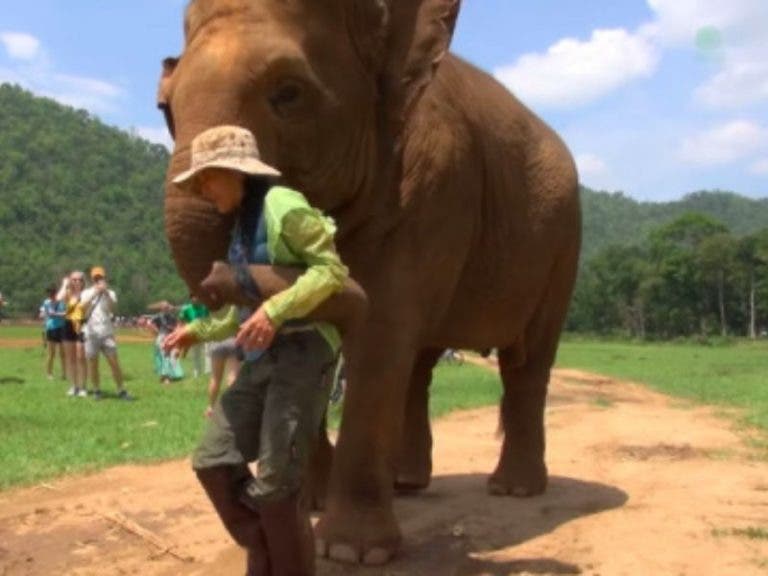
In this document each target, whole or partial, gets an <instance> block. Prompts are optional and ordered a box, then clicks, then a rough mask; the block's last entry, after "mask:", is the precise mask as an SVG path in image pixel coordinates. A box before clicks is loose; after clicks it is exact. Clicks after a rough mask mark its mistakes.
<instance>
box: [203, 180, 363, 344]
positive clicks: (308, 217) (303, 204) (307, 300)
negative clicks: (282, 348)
mask: <svg viewBox="0 0 768 576" xmlns="http://www.w3.org/2000/svg"><path fill="white" fill-rule="evenodd" d="M263 210H264V221H265V224H266V233H267V253H268V257H269V261H270V263H272V264H278V265H281V266H297V267H303V268H306V270H305V272H304V273H303V274H302V275H301V276H299V278H298V279H297V280H296V282H294V284H293V285H292V286H290V287H289V288H287V289H286V290H283V291H282V292H280V293H278V294H275V295H274V296H272V297H271V298H269V299H268V300H267V301H266V302H265V303H264V310H265V312H266V313H267V315H268V316H269V318H270V320H272V322H273V323H274V325H275V327H276V328H279V327H280V326H282V324H283V323H284V322H286V321H287V320H291V319H294V318H302V317H304V316H306V315H307V314H308V313H309V312H311V311H312V310H313V309H314V308H315V307H317V306H318V305H319V304H320V303H321V302H323V301H324V300H325V299H326V298H328V297H329V296H331V295H332V294H334V293H336V292H338V291H340V290H341V289H342V288H343V286H344V282H345V280H346V279H347V277H348V275H349V271H348V269H347V267H346V266H344V264H343V263H342V262H341V259H340V258H339V254H338V252H336V246H335V244H334V241H333V235H334V233H335V231H336V227H335V226H334V224H333V221H332V220H331V219H330V218H328V217H326V216H324V215H323V214H322V213H321V212H319V211H318V210H316V209H315V208H313V207H312V206H310V204H309V202H308V201H307V199H306V198H305V197H304V195H303V194H301V193H300V192H298V191H296V190H293V189H291V188H286V187H284V186H273V187H272V188H270V190H269V192H267V195H266V197H265V198H264V208H263ZM316 326H317V328H318V330H319V331H320V333H321V334H322V335H323V337H324V338H325V339H326V340H327V341H328V344H329V345H330V346H331V348H332V349H333V350H334V352H336V351H338V349H339V348H340V346H341V337H340V335H339V332H338V330H337V329H336V327H335V326H333V325H332V324H328V323H325V322H317V323H316ZM238 327H239V318H238V313H237V309H236V308H234V307H232V308H230V310H229V311H228V312H227V313H226V315H225V316H224V317H223V318H216V317H208V318H203V319H199V320H196V321H194V322H192V323H191V324H190V325H189V326H188V330H189V331H190V333H192V334H193V335H194V336H196V337H197V338H198V339H199V340H200V341H203V342H207V341H212V340H223V339H225V338H228V337H230V336H233V335H234V334H236V333H237V330H238Z"/></svg>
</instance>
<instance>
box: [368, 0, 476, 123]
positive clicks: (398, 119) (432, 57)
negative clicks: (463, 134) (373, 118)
mask: <svg viewBox="0 0 768 576" xmlns="http://www.w3.org/2000/svg"><path fill="white" fill-rule="evenodd" d="M385 1H386V4H387V6H388V8H389V19H388V22H387V36H386V38H387V40H386V48H385V62H384V69H383V73H382V80H383V86H382V87H383V90H384V96H385V100H386V105H387V108H388V110H387V111H388V116H389V119H390V122H391V123H392V125H393V128H394V129H395V130H396V131H399V127H400V126H402V124H403V122H404V121H405V119H406V118H407V117H408V115H409V113H410V112H411V110H413V107H414V106H415V105H416V103H417V102H418V101H419V98H420V97H421V95H422V94H423V93H424V90H425V89H426V87H427V86H428V85H429V83H430V82H431V81H432V79H433V78H434V76H435V73H436V72H437V68H438V66H439V65H440V63H441V62H442V61H443V59H444V58H445V56H446V55H447V54H448V48H449V46H450V43H451V38H452V37H453V31H454V28H455V26H456V18H457V17H458V14H459V8H460V5H461V0H385Z"/></svg>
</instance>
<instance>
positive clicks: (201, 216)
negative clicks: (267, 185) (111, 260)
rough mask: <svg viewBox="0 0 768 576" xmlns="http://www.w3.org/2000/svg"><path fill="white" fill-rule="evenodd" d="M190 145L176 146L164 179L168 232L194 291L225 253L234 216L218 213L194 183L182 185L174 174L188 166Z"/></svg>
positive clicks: (182, 271)
mask: <svg viewBox="0 0 768 576" xmlns="http://www.w3.org/2000/svg"><path fill="white" fill-rule="evenodd" d="M189 156H190V155H189V146H185V147H182V148H179V147H178V146H177V148H176V150H175V151H174V154H173V157H172V158H171V162H170V165H169V168H168V173H167V175H166V182H165V233H166V237H167V238H168V243H169V245H170V248H171V253H172V254H173V259H174V261H175V263H176V268H177V270H178V272H179V274H180V276H181V277H182V279H183V280H184V282H186V284H187V286H188V287H189V290H190V292H191V293H193V294H197V293H198V291H199V285H200V282H201V281H202V280H203V279H204V278H205V277H206V276H207V275H208V273H209V272H210V270H211V265H212V264H213V262H214V261H216V260H221V259H222V258H224V257H225V256H226V253H227V246H228V244H229V238H230V233H231V229H232V223H233V221H232V217H231V216H224V215H222V214H219V212H218V211H217V210H216V209H215V207H214V206H213V204H211V203H210V202H206V201H205V200H203V199H202V198H201V197H200V195H199V193H198V192H197V189H196V187H195V185H194V184H193V185H192V186H191V187H190V188H189V189H182V188H179V187H178V186H176V185H175V184H173V178H174V177H175V176H176V175H177V174H179V173H181V172H183V171H184V170H186V169H187V168H189Z"/></svg>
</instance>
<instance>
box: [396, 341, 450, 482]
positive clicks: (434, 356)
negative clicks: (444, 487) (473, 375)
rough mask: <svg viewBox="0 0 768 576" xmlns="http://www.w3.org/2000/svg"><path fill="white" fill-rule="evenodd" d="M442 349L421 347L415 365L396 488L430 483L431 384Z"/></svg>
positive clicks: (409, 389) (408, 398) (408, 394)
mask: <svg viewBox="0 0 768 576" xmlns="http://www.w3.org/2000/svg"><path fill="white" fill-rule="evenodd" d="M441 354H442V350H440V349H432V348H431V349H428V350H424V351H422V352H421V353H420V354H419V356H418V358H417V359H416V363H415V365H414V368H413V375H412V376H411V382H410V384H409V386H408V393H407V401H406V405H405V421H404V423H403V431H402V434H401V439H400V449H399V456H398V459H397V474H396V476H395V490H397V491H399V492H414V491H418V490H424V489H425V488H426V487H427V486H429V481H430V479H431V477H432V430H431V428H430V424H429V385H430V384H431V382H432V370H433V369H434V367H435V364H437V362H438V360H439V359H440V355H441Z"/></svg>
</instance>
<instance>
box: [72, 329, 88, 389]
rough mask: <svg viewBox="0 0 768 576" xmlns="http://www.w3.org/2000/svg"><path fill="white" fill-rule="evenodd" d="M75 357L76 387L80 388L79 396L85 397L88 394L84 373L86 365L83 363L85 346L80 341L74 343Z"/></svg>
mask: <svg viewBox="0 0 768 576" xmlns="http://www.w3.org/2000/svg"><path fill="white" fill-rule="evenodd" d="M75 357H76V364H77V382H78V385H77V386H78V388H80V395H81V396H87V395H88V392H87V391H86V382H87V380H88V376H87V372H86V370H87V363H86V361H85V344H83V342H81V341H77V342H75Z"/></svg>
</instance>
